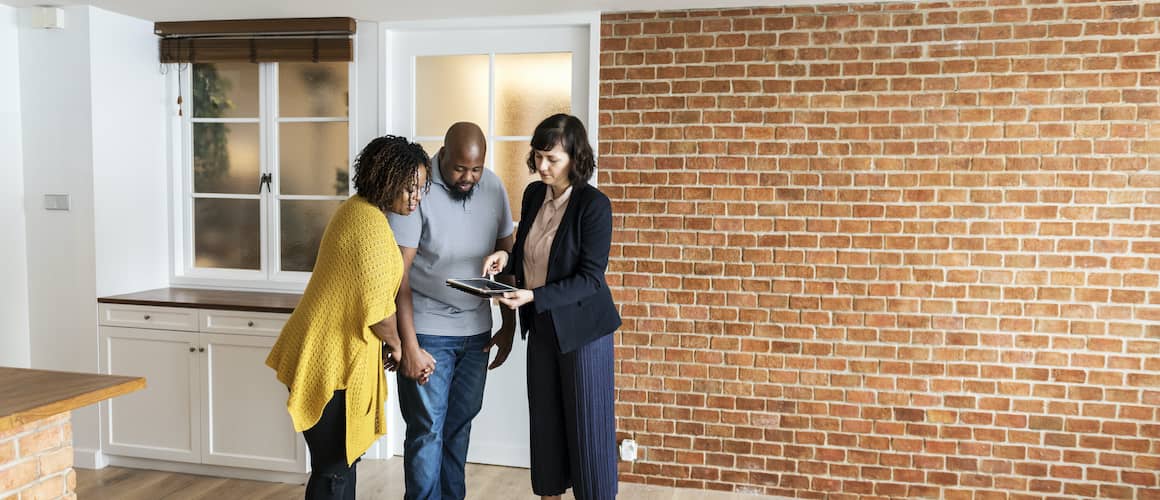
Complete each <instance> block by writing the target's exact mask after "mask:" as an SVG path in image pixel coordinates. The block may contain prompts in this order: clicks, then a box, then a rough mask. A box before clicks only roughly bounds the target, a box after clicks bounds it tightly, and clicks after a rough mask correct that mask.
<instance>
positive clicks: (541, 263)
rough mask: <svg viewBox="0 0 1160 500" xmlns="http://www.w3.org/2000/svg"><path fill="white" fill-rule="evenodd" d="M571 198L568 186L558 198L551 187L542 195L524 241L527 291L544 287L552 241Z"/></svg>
mask: <svg viewBox="0 0 1160 500" xmlns="http://www.w3.org/2000/svg"><path fill="white" fill-rule="evenodd" d="M571 197H572V186H568V189H565V190H564V194H562V195H560V197H559V198H555V197H554V195H553V194H552V188H551V186H549V187H548V192H547V193H546V194H545V195H544V204H543V205H540V212H539V213H538V214H537V215H536V221H535V222H533V223H532V228H531V229H529V230H528V239H527V240H525V241H524V287H525V288H527V289H528V290H533V289H536V288H539V287H541V286H544V282H545V281H547V280H548V257H549V256H550V255H551V253H552V241H553V240H554V239H556V229H558V228H559V227H560V219H563V218H564V211H565V210H566V209H567V208H568V200H569V199H570V198H571Z"/></svg>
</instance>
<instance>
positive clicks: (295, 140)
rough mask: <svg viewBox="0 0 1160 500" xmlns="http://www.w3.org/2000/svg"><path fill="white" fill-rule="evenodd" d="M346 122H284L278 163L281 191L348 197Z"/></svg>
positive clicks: (280, 131) (280, 127) (348, 167)
mask: <svg viewBox="0 0 1160 500" xmlns="http://www.w3.org/2000/svg"><path fill="white" fill-rule="evenodd" d="M347 128H348V127H347V123H346V122H306V123H282V124H280V125H279V126H278V131H279V134H278V161H279V163H280V165H279V166H278V173H279V178H278V182H279V183H280V187H279V189H280V190H281V192H282V194H313V195H338V196H346V195H347V194H348V193H349V192H350V190H349V187H348V186H349V183H350V180H349V177H350V158H349V156H350V138H349V135H348V132H347Z"/></svg>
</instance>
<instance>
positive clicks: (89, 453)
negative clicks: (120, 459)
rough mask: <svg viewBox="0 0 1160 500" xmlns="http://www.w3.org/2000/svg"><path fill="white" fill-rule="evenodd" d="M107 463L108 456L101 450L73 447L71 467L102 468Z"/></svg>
mask: <svg viewBox="0 0 1160 500" xmlns="http://www.w3.org/2000/svg"><path fill="white" fill-rule="evenodd" d="M108 465H109V457H108V456H106V455H105V454H104V453H102V452H101V450H94V449H91V448H74V449H73V467H76V468H78V469H104V468H105V467H107V466H108Z"/></svg>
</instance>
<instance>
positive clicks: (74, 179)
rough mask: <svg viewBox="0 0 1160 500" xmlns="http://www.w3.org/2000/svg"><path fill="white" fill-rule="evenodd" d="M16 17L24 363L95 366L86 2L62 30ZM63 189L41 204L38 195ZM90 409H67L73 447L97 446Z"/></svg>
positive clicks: (69, 13)
mask: <svg viewBox="0 0 1160 500" xmlns="http://www.w3.org/2000/svg"><path fill="white" fill-rule="evenodd" d="M28 16H29V12H28V11H22V13H21V18H22V19H21V22H20V29H19V31H20V43H19V45H20V95H21V104H22V108H21V109H22V113H21V122H22V124H23V132H24V188H25V193H26V195H27V201H26V203H25V209H26V210H27V214H26V216H27V228H28V230H27V234H28V291H29V294H28V298H29V325H30V327H31V338H32V342H31V343H32V366H33V367H34V368H42V369H49V370H68V371H81V372H96V371H97V325H96V321H95V318H96V317H97V305H96V302H95V300H94V299H95V297H96V292H95V290H96V287H95V285H94V282H95V279H96V269H95V260H94V258H93V148H92V139H93V128H92V127H93V120H92V94H91V92H90V90H91V88H92V85H91V82H90V78H89V76H90V66H89V22H88V19H89V7H87V6H77V7H66V8H64V16H65V29H58V30H46V29H36V28H32V27H30V23H29V21H28ZM50 193H51V194H66V195H68V196H69V199H70V205H71V208H70V210H68V211H49V210H45V209H44V206H43V201H42V200H43V198H44V195H45V194H50ZM98 422H99V421H98V420H97V412H96V410H95V409H94V408H92V407H89V408H84V409H81V410H78V411H76V412H74V413H73V433H74V446H75V447H76V448H77V449H78V450H80V449H93V450H95V449H99V446H100V440H99V434H98V430H99V426H98Z"/></svg>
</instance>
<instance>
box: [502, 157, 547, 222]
mask: <svg viewBox="0 0 1160 500" xmlns="http://www.w3.org/2000/svg"><path fill="white" fill-rule="evenodd" d="M530 149H531V147H530V146H528V141H499V142H496V143H495V152H494V153H493V154H494V155H495V156H494V157H493V158H492V162H493V163H494V165H495V173H496V175H498V176H499V178H500V179H502V180H503V187H504V188H505V189H507V193H508V200H510V201H511V204H512V219H515V221H516V222H519V220H520V207H521V205H520V200H522V199H523V198H524V188H525V187H527V185H528V184H529V183H531V182H532V181H536V180H539V179H540V176H539V175H537V174H530V173H528V151H529V150H530Z"/></svg>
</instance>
